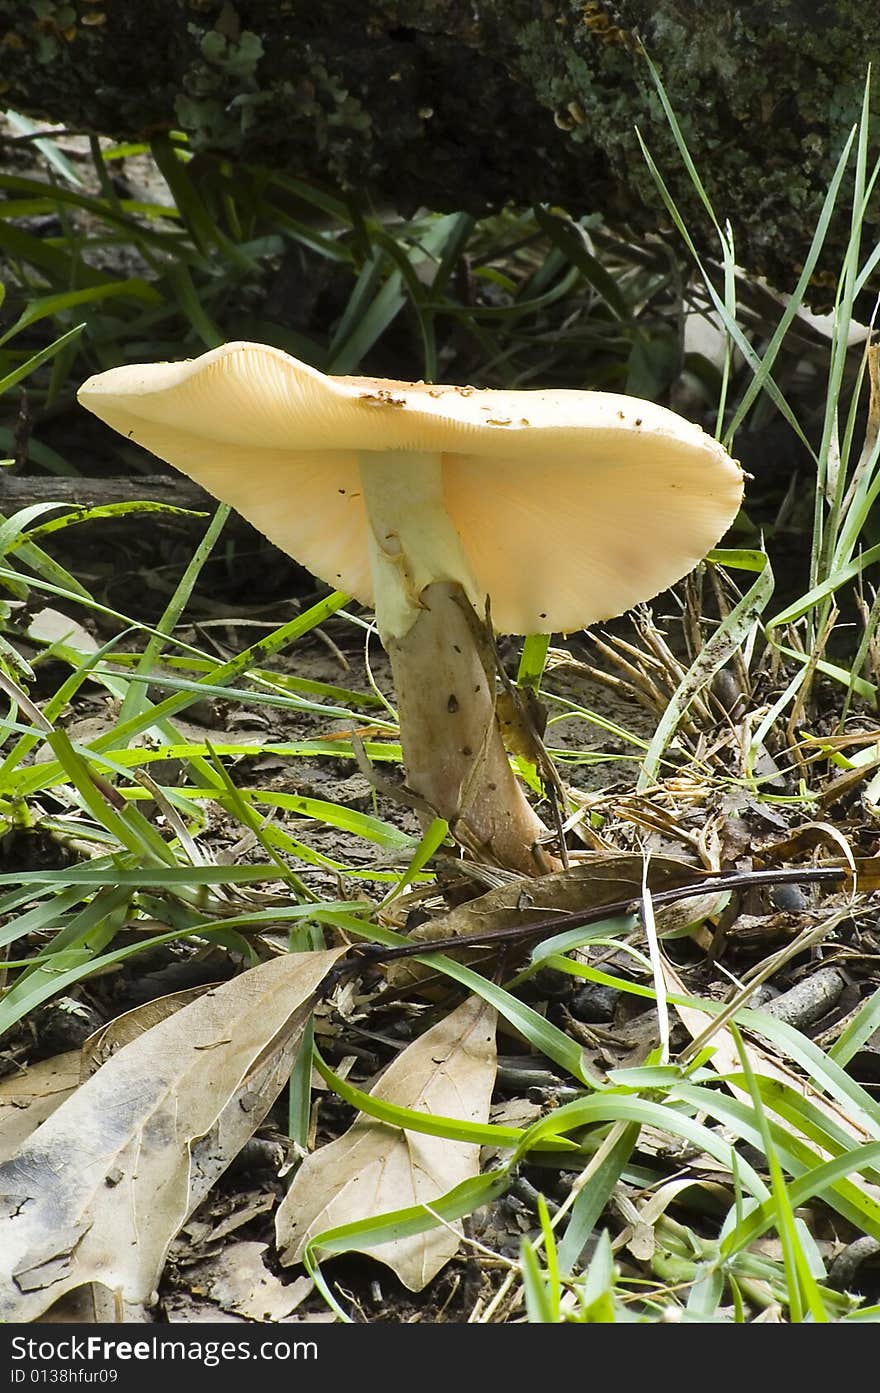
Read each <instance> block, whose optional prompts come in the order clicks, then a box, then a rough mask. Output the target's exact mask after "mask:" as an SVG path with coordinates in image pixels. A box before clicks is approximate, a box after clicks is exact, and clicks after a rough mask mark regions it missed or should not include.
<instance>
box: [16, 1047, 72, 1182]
mask: <svg viewBox="0 0 880 1393" xmlns="http://www.w3.org/2000/svg"><path fill="white" fill-rule="evenodd" d="M78 1083H79V1050H68V1052H67V1053H66V1054H56V1055H53V1056H52V1058H51V1059H41V1060H40V1061H39V1063H37V1064H29V1065H28V1067H27V1068H26V1069H23V1070H22V1071H21V1072H20V1073H17V1074H10V1075H9V1077H8V1078H5V1079H2V1080H0V1161H5V1160H6V1158H7V1156H12V1155H13V1154H14V1153H15V1152H16V1151H17V1150H18V1148H19V1147H20V1146H21V1145H22V1144H23V1143H24V1142H25V1141H26V1140H27V1138H28V1137H29V1136H30V1135H31V1133H32V1132H35V1131H36V1130H37V1128H38V1127H39V1126H40V1124H41V1123H43V1122H45V1121H46V1118H47V1117H50V1116H51V1115H52V1113H53V1112H54V1111H55V1109H56V1108H58V1107H60V1106H61V1104H62V1103H63V1102H64V1100H65V1098H69V1097H70V1095H71V1093H73V1092H74V1091H75V1089H76V1087H77V1085H78Z"/></svg>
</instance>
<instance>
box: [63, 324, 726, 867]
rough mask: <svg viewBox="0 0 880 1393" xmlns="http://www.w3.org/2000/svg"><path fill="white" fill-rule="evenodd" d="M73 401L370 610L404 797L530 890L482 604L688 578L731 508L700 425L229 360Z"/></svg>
mask: <svg viewBox="0 0 880 1393" xmlns="http://www.w3.org/2000/svg"><path fill="white" fill-rule="evenodd" d="M78 396H79V401H80V402H81V403H82V405H83V406H85V407H87V408H88V410H89V411H92V412H94V413H95V415H96V416H99V417H100V418H101V419H102V420H103V421H105V422H106V423H107V424H108V425H110V426H112V427H113V428H114V429H115V430H117V431H120V432H121V433H122V434H123V435H124V436H126V437H127V438H128V439H130V440H134V441H135V442H136V443H137V444H139V445H142V446H144V447H145V448H146V449H148V450H150V451H152V453H153V454H155V455H158V456H159V458H160V459H163V460H166V461H167V462H168V463H169V464H172V465H174V467H175V468H176V469H179V470H181V471H182V472H183V473H184V474H188V475H189V476H190V478H192V479H194V480H195V481H196V482H197V483H199V484H201V485H202V486H203V487H204V488H206V489H207V490H208V491H209V492H210V493H212V494H213V495H214V496H215V497H216V498H219V499H221V500H222V501H223V502H225V503H230V504H232V506H233V507H234V508H236V509H237V510H238V511H239V512H240V513H241V514H242V515H243V516H244V517H245V518H247V519H248V521H249V522H251V523H252V524H253V525H254V526H255V527H256V528H258V529H259V530H260V531H261V532H263V533H264V534H265V536H267V537H268V538H269V539H270V540H271V541H272V542H274V543H275V544H276V546H279V547H280V548H281V549H282V550H283V551H285V552H287V553H288V555H290V556H292V557H294V558H295V559H296V560H297V561H299V562H300V563H301V564H302V565H304V566H306V567H308V569H309V570H310V571H312V572H313V573H314V574H315V575H317V576H320V577H321V578H322V579H323V580H326V581H328V582H329V583H330V584H331V585H333V586H334V587H335V588H337V589H341V590H345V591H346V592H347V593H348V594H350V595H352V596H353V597H354V598H355V599H357V600H360V601H361V602H362V603H363V604H367V605H373V607H374V608H375V612H376V623H377V627H378V629H379V634H380V637H381V639H382V642H383V644H384V646H385V648H386V651H387V652H388V656H389V658H390V660H391V668H392V674H393V677H394V682H395V689H396V693H397V699H398V706H399V711H400V735H401V744H402V748H403V757H404V765H405V767H406V773H407V782H408V784H409V786H410V788H411V789H412V790H413V792H414V793H416V794H418V795H419V796H420V797H421V798H422V799H423V800H424V801H425V803H427V804H428V806H429V807H430V808H431V809H433V810H434V812H436V813H437V814H438V815H439V816H440V817H443V818H445V819H446V820H447V821H448V822H449V823H450V827H451V828H452V831H453V833H454V835H455V836H456V837H457V839H458V840H459V841H460V842H461V843H462V845H464V846H467V847H468V848H469V849H470V850H471V851H473V852H474V853H475V854H480V855H482V856H484V857H486V858H488V859H491V860H494V861H495V862H497V863H499V864H501V865H503V866H506V867H510V868H512V869H514V870H519V871H523V872H526V873H529V874H538V873H540V872H541V871H543V870H546V869H548V868H549V867H550V865H551V863H550V862H549V860H548V858H547V857H546V856H545V855H543V853H542V851H541V848H540V847H539V845H538V842H539V839H540V838H541V837H542V836H544V835H546V828H545V827H544V825H543V823H542V822H541V820H540V818H539V817H538V816H537V814H536V813H535V812H534V810H533V809H532V808H531V806H530V805H529V803H528V802H527V800H526V798H525V796H524V794H523V792H522V789H521V788H520V785H519V784H518V782H517V780H516V779H515V777H514V775H513V773H512V771H511V768H510V763H509V761H508V758H507V753H506V751H505V748H504V742H503V739H502V736H501V731H500V727H499V724H498V720H497V718H496V713H495V673H494V668H493V663H492V661H490V660H487V656H486V654H487V649H488V651H489V652H491V644H489V643H487V642H486V641H484V640H485V639H486V638H487V637H488V636H487V635H486V634H485V630H484V628H483V623H484V621H483V620H482V619H481V618H479V616H481V615H483V614H484V613H485V611H486V601H487V597H488V598H489V599H490V601H491V614H492V622H493V625H494V627H495V629H496V630H497V631H498V632H499V633H512V634H528V633H548V632H557V631H570V630H573V629H581V628H586V627H588V626H589V625H591V624H594V623H597V622H598V621H600V620H603V619H610V618H612V617H613V616H614V615H617V614H622V613H623V612H624V611H625V610H627V609H629V608H631V607H632V606H633V605H634V604H636V603H638V602H639V601H641V600H647V599H650V598H651V597H652V596H654V595H656V594H657V593H658V592H659V591H661V590H665V589H666V587H667V586H669V585H671V584H673V582H675V581H677V580H680V579H681V577H682V576H684V575H686V574H687V573H688V572H689V571H690V570H692V569H693V567H694V566H695V565H696V564H697V563H698V562H699V561H700V560H701V559H702V558H703V556H704V555H705V554H706V552H707V551H709V550H710V549H711V548H712V547H713V546H714V545H715V544H716V543H717V542H718V541H719V539H720V538H721V537H722V536H723V534H724V533H725V532H726V530H727V528H728V527H729V526H730V523H731V522H732V521H733V518H734V517H735V515H736V513H737V510H738V508H739V505H740V501H741V498H742V488H743V481H742V471H741V469H740V467H739V465H738V464H737V463H736V461H734V460H733V459H731V458H730V456H729V455H728V454H727V452H726V451H725V450H724V448H723V447H722V446H721V445H720V444H718V442H717V441H715V440H713V439H712V438H711V437H710V436H708V435H706V434H705V432H704V431H702V430H701V429H700V427H699V426H697V425H694V424H692V423H691V422H689V421H686V420H684V419H683V418H682V417H680V416H677V415H676V414H675V413H674V412H672V411H668V410H667V409H666V408H665V407H661V406H656V405H654V404H653V403H652V402H648V401H642V400H640V399H635V398H631V397H623V396H616V395H613V394H610V393H605V392H589V391H562V390H548V391H495V390H491V389H479V388H473V387H454V386H435V385H433V384H426V383H424V382H416V383H408V382H392V381H382V380H377V379H373V378H359V377H328V376H326V375H325V374H323V373H320V372H318V371H317V370H316V369H315V368H311V367H308V366H307V365H306V364H304V363H300V362H298V361H297V360H296V359H295V358H291V357H289V355H288V354H286V353H283V352H281V351H280V350H279V349H275V348H270V347H266V346H264V345H261V344H253V343H230V344H225V345H224V346H223V347H222V348H216V349H213V350H212V351H211V352H210V353H205V354H203V355H202V356H201V357H200V358H196V359H193V360H190V361H187V362H182V363H154V364H145V365H137V366H126V367H120V368H113V369H111V370H110V371H109V372H104V373H99V374H98V375H97V376H95V377H92V378H90V379H89V381H88V382H86V383H85V384H84V386H83V387H81V388H80V391H79V394H78ZM481 635H482V636H483V639H482V640H481Z"/></svg>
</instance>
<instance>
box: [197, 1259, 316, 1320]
mask: <svg viewBox="0 0 880 1393" xmlns="http://www.w3.org/2000/svg"><path fill="white" fill-rule="evenodd" d="M268 1246H269V1245H268V1243H253V1242H246V1241H240V1242H236V1243H228V1244H227V1245H226V1246H225V1247H224V1248H223V1249H222V1250H221V1251H220V1252H219V1253H215V1254H213V1255H212V1256H211V1257H209V1258H205V1259H204V1261H202V1262H199V1263H194V1264H193V1265H192V1266H191V1267H189V1268H188V1269H187V1273H186V1280H187V1284H188V1286H189V1289H190V1291H191V1292H192V1293H193V1295H194V1296H197V1297H204V1296H206V1297H208V1298H209V1300H211V1301H214V1302H216V1304H217V1305H218V1306H219V1307H220V1308H221V1310H223V1311H231V1312H233V1313H234V1314H235V1315H237V1316H245V1317H246V1318H247V1319H248V1320H259V1321H279V1320H286V1318H287V1317H288V1316H290V1315H292V1314H293V1312H294V1311H295V1310H296V1308H297V1306H299V1305H300V1304H301V1302H303V1301H304V1300H305V1298H306V1297H307V1296H310V1295H311V1293H312V1292H313V1291H314V1289H315V1287H314V1283H313V1282H312V1280H311V1278H310V1277H298V1278H297V1279H296V1281H294V1282H290V1283H288V1284H287V1285H285V1284H284V1283H283V1282H282V1281H280V1280H279V1278H278V1277H276V1276H275V1274H274V1273H273V1272H270V1271H269V1269H268V1267H267V1266H266V1264H265V1263H264V1262H263V1254H264V1253H265V1252H266V1251H267V1249H268Z"/></svg>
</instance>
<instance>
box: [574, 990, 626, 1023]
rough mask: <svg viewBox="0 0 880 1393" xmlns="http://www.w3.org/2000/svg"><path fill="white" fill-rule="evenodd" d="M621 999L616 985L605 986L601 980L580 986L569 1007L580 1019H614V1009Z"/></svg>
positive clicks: (576, 1018) (596, 1020) (599, 1020)
mask: <svg viewBox="0 0 880 1393" xmlns="http://www.w3.org/2000/svg"><path fill="white" fill-rule="evenodd" d="M619 1000H620V992H619V991H618V990H617V988H616V987H605V986H603V985H602V984H601V983H599V982H588V983H587V985H586V986H585V987H581V988H579V990H578V991H576V992H575V994H574V996H573V997H572V998H571V1001H570V1002H569V1004H568V1009H569V1010H570V1011H571V1014H572V1015H573V1016H574V1018H575V1020H578V1021H594V1022H601V1021H612V1020H613V1019H614V1011H615V1007H616V1006H617V1003H618V1001H619Z"/></svg>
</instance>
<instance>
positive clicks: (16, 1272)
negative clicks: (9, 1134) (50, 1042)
mask: <svg viewBox="0 0 880 1393" xmlns="http://www.w3.org/2000/svg"><path fill="white" fill-rule="evenodd" d="M344 951H345V950H344V949H342V948H338V949H333V950H331V951H328V952H323V953H296V954H294V953H292V954H288V955H286V956H284V957H280V958H274V959H272V960H271V961H270V962H267V963H262V964H261V965H260V966H259V967H255V968H252V969H251V970H250V971H249V972H246V973H243V974H242V975H241V976H240V977H236V978H234V979H233V980H232V981H231V982H226V983H224V984H223V985H222V986H221V987H217V988H215V989H211V990H209V991H207V992H205V994H204V995H203V996H201V997H200V998H199V1000H198V1001H195V1002H193V1003H192V1004H190V1005H189V1006H185V1007H183V1008H182V1009H181V1010H180V1011H178V1012H177V1013H176V1014H175V1015H173V1016H171V1017H169V1018H168V1019H166V1020H164V1021H161V1022H160V1023H159V1024H158V1025H156V1026H154V1027H153V1029H152V1030H149V1031H147V1032H146V1033H145V1034H142V1035H140V1036H139V1037H138V1038H137V1039H135V1040H133V1041H132V1042H131V1043H130V1044H128V1045H126V1046H124V1047H123V1048H122V1049H120V1050H119V1051H118V1052H117V1053H116V1054H114V1055H113V1056H112V1058H110V1059H109V1060H108V1061H107V1062H106V1063H105V1064H104V1065H103V1066H102V1067H101V1068H100V1069H99V1070H98V1071H97V1073H96V1074H93V1075H92V1077H91V1078H90V1079H88V1080H87V1082H86V1083H84V1084H83V1085H82V1086H81V1087H80V1088H79V1089H78V1090H77V1092H76V1093H75V1094H74V1095H73V1096H72V1097H71V1098H69V1099H68V1100H67V1101H66V1102H65V1103H62V1105H61V1106H60V1107H59V1108H58V1109H57V1110H56V1111H55V1112H54V1113H53V1114H52V1116H51V1117H50V1118H49V1119H48V1120H47V1121H46V1122H44V1123H43V1124H42V1126H41V1127H39V1128H38V1129H37V1130H36V1132H34V1133H33V1135H32V1136H31V1137H30V1138H28V1140H27V1141H25V1143H24V1144H23V1145H22V1146H21V1147H20V1148H19V1150H18V1151H17V1153H16V1154H15V1155H14V1156H13V1157H12V1158H11V1159H10V1160H8V1161H7V1162H5V1163H4V1164H3V1165H2V1166H0V1319H4V1320H14V1321H29V1320H34V1319H35V1318H37V1317H38V1316H39V1315H40V1314H41V1313H42V1312H43V1311H45V1310H46V1309H47V1308H48V1307H49V1306H50V1305H51V1304H52V1303H53V1302H54V1301H56V1300H57V1299H58V1297H59V1296H61V1295H63V1294H64V1293H65V1292H67V1291H70V1290H73V1289H74V1288H76V1287H79V1286H82V1285H84V1284H86V1283H91V1282H100V1283H103V1284H104V1285H105V1286H106V1287H108V1288H110V1289H111V1290H112V1291H118V1292H119V1293H120V1296H121V1298H122V1299H124V1300H125V1301H128V1302H130V1303H137V1302H144V1303H146V1304H149V1303H150V1300H151V1297H152V1293H153V1291H154V1288H155V1285H156V1283H157V1281H158V1279H159V1275H160V1273H161V1271H162V1267H163V1265H164V1262H165V1256H166V1253H167V1250H168V1247H169V1244H170V1243H171V1240H172V1239H173V1237H174V1235H175V1233H176V1232H177V1231H178V1229H179V1228H180V1226H181V1224H182V1223H183V1221H184V1220H185V1218H186V1216H187V1214H189V1213H191V1211H192V1210H193V1209H194V1208H195V1206H196V1205H197V1204H198V1203H199V1201H200V1200H201V1199H202V1198H203V1196H204V1195H205V1194H206V1193H207V1191H208V1190H209V1189H210V1187H211V1186H212V1185H213V1183H214V1182H215V1180H216V1179H217V1177H218V1176H219V1175H220V1174H222V1172H223V1171H224V1170H225V1168H226V1166H227V1165H228V1164H229V1162H230V1161H231V1160H232V1158H233V1157H234V1156H235V1155H236V1153H237V1152H238V1151H239V1150H240V1149H241V1147H242V1146H243V1145H244V1143H245V1141H246V1140H247V1139H248V1137H249V1136H250V1135H251V1133H252V1132H253V1131H254V1129H255V1128H256V1127H257V1126H258V1125H259V1123H260V1122H261V1121H262V1119H263V1117H264V1116H265V1115H266V1113H267V1112H268V1110H269V1108H270V1107H271V1105H272V1103H273V1101H274V1099H275V1097H276V1096H277V1094H278V1091H279V1090H280V1088H281V1087H282V1085H283V1083H284V1080H285V1078H286V1077H287V1073H288V1072H289V1069H290V1064H291V1060H292V1057H293V1054H294V1052H295V1050H296V1047H297V1044H298V1042H299V1039H300V1038H301V1035H302V1031H303V1030H304V1028H305V1025H306V1022H307V1020H308V1018H309V1015H310V1013H311V1010H312V1007H313V1005H314V999H315V993H316V990H317V988H318V987H319V986H320V984H321V982H322V981H323V980H324V978H325V976H326V974H327V973H328V971H329V970H330V968H331V967H332V966H333V964H334V963H335V962H336V960H337V959H338V958H339V956H340V955H341V953H343V952H344Z"/></svg>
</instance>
